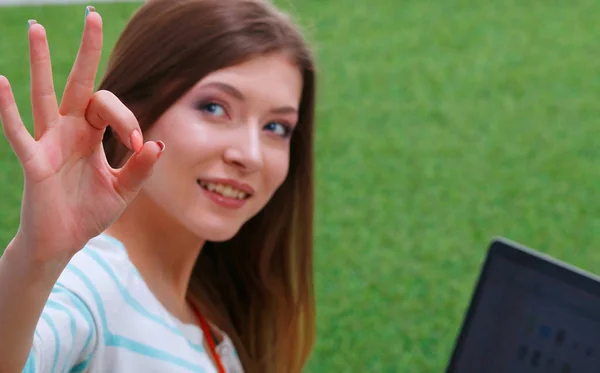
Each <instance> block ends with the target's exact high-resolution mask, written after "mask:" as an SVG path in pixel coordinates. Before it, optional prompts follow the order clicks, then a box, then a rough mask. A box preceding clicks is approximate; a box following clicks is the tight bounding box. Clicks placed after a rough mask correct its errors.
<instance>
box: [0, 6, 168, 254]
mask: <svg viewBox="0 0 600 373" xmlns="http://www.w3.org/2000/svg"><path fill="white" fill-rule="evenodd" d="M88 10H89V14H87V13H88V12H86V19H85V28H84V32H83V38H82V42H81V45H80V49H79V52H78V54H77V58H76V60H75V64H74V66H73V69H72V71H71V74H70V76H69V79H68V81H67V84H66V87H65V91H64V95H63V98H62V101H61V104H60V106H58V103H57V99H56V94H55V91H54V84H53V80H52V68H51V62H50V52H49V48H48V42H47V38H46V33H45V30H44V27H43V26H42V25H40V24H37V23H36V22H35V21H30V28H29V45H30V63H31V101H32V108H33V120H34V135H33V136H32V135H31V134H30V133H29V132H28V131H27V129H26V127H25V126H24V124H23V121H22V119H21V117H20V114H19V111H18V109H17V105H16V103H15V99H14V95H13V93H12V90H11V87H10V85H9V82H8V80H7V79H6V78H5V77H2V76H0V119H1V120H2V128H3V130H4V133H5V136H6V138H7V139H8V141H9V142H10V144H11V146H12V148H13V150H14V152H15V154H16V156H17V158H18V159H19V162H20V163H21V166H22V168H23V172H24V177H25V180H24V194H23V202H22V209H21V222H20V227H19V230H18V233H17V237H16V238H18V240H19V242H20V243H21V245H19V247H21V250H24V249H23V247H24V248H26V250H27V251H28V252H27V253H23V255H28V256H30V257H31V258H33V259H35V260H38V261H42V262H52V261H55V260H56V261H59V262H64V260H65V259H68V258H70V257H71V256H72V255H73V254H75V253H76V252H77V251H78V250H80V249H81V248H82V247H83V246H84V245H85V243H86V242H87V241H88V240H89V239H91V238H92V237H94V236H96V235H98V234H100V233H101V232H102V231H103V230H105V229H106V228H107V227H108V226H109V225H110V224H111V223H112V222H113V221H115V220H116V219H117V218H118V217H119V215H120V214H121V213H122V212H123V210H124V209H125V207H126V206H127V204H128V203H129V202H131V201H132V199H133V198H134V197H135V196H136V195H137V193H138V191H139V189H140V187H141V185H142V183H143V182H144V180H145V179H146V178H147V177H148V176H149V175H150V172H151V170H152V167H153V166H154V164H155V162H156V160H157V159H158V157H159V156H160V152H161V151H162V149H163V148H164V145H163V144H162V143H161V142H158V143H156V142H148V143H146V144H145V145H144V144H143V139H142V135H141V131H140V128H139V125H138V122H137V120H136V118H135V117H134V115H133V114H132V112H131V111H130V110H129V109H128V108H127V107H125V106H124V105H123V103H121V101H119V99H118V98H117V97H116V96H114V95H113V94H112V93H110V92H108V91H99V92H96V93H94V82H95V79H96V74H97V71H98V65H99V63H100V56H101V50H102V19H101V17H100V15H99V14H98V13H96V12H95V11H94V9H93V8H88ZM108 125H110V126H111V128H112V129H114V131H115V132H116V133H117V134H118V136H119V137H120V139H121V140H122V141H123V142H124V143H125V144H126V145H127V146H128V147H129V149H131V150H132V151H133V152H134V155H132V156H131V158H130V159H129V160H128V161H127V163H126V164H125V166H124V167H123V168H121V169H113V168H111V167H110V165H109V164H108V162H107V160H106V156H105V154H104V150H103V147H102V137H103V134H104V131H105V129H106V127H107V126H108Z"/></svg>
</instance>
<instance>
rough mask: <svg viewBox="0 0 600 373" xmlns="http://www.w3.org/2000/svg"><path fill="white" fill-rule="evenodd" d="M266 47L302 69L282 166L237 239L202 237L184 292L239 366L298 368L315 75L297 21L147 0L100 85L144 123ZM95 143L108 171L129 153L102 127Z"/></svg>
mask: <svg viewBox="0 0 600 373" xmlns="http://www.w3.org/2000/svg"><path fill="white" fill-rule="evenodd" d="M271 52H284V53H287V54H288V55H289V56H290V58H292V59H293V60H294V61H295V62H296V64H297V66H298V68H299V69H300V70H301V72H302V74H303V92H302V96H301V102H300V116H299V123H298V126H297V128H296V130H295V132H294V135H293V137H292V139H291V152H290V159H289V162H290V167H289V173H288V175H287V178H286V180H285V181H284V183H283V184H282V186H281V187H280V188H279V189H278V190H277V191H276V193H275V194H274V196H273V197H272V199H271V200H270V201H269V202H268V204H267V205H266V206H265V208H264V209H263V210H262V211H261V212H260V213H259V214H257V215H256V216H255V217H254V218H252V219H251V220H250V221H248V222H247V223H246V224H245V225H244V226H243V227H242V228H241V229H240V231H239V232H238V233H237V235H235V236H234V237H233V238H232V239H231V240H229V241H227V242H208V243H206V244H205V246H204V247H203V248H202V252H201V254H200V257H199V259H198V261H197V263H196V266H195V269H194V272H193V275H192V281H191V284H190V290H189V292H190V294H191V295H192V296H193V297H194V298H195V299H197V300H198V301H199V302H200V305H201V309H202V311H203V312H204V313H205V315H206V317H207V318H208V319H209V320H211V322H213V323H214V324H215V325H217V326H218V327H219V328H221V329H222V330H223V331H224V332H226V333H227V334H228V335H229V336H230V337H231V339H232V340H233V342H234V344H235V345H236V349H237V350H238V354H239V356H240V358H241V360H242V363H243V365H244V368H245V370H246V371H247V372H261V373H296V372H301V370H302V369H303V367H304V365H305V363H306V361H307V359H308V357H309V355H310V352H311V351H312V348H313V345H314V340H315V304H314V294H313V268H312V266H313V263H312V261H313V199H314V196H313V167H314V166H313V162H314V159H313V133H314V130H313V122H314V111H315V109H314V106H315V73H314V66H313V57H312V55H311V52H310V50H309V48H308V47H307V45H306V44H305V41H304V39H303V37H302V35H301V32H300V31H299V29H298V28H297V26H295V25H294V23H292V21H291V20H290V18H289V17H288V16H287V15H286V14H284V13H283V12H281V11H279V10H277V9H275V8H274V7H273V6H272V5H271V4H269V3H268V2H267V1H260V0H153V1H148V2H147V3H146V4H144V5H143V6H142V7H141V8H140V9H139V10H138V11H137V12H136V13H135V14H134V16H133V17H132V19H131V20H130V22H129V23H128V25H127V26H126V28H125V30H124V31H123V33H122V34H121V36H120V38H119V40H118V41H117V44H116V46H115V48H114V50H113V53H112V55H111V58H110V60H109V63H108V66H107V69H106V72H105V76H104V78H103V80H102V82H101V84H100V86H99V89H106V90H108V91H111V92H113V93H114V94H115V95H116V96H117V97H119V99H120V100H121V101H122V102H123V103H124V104H125V105H127V106H128V107H129V108H130V109H131V110H132V111H133V112H134V114H135V115H136V117H137V119H138V121H139V123H140V126H141V128H142V130H146V129H148V128H149V127H150V126H151V125H152V124H153V123H154V122H155V121H156V120H157V119H158V118H159V117H160V116H161V115H162V113H164V112H165V110H166V109H168V108H169V107H170V106H171V105H172V104H173V103H174V102H175V101H176V100H177V99H178V98H180V97H181V96H182V95H183V94H184V93H185V92H186V91H188V90H189V89H190V88H191V87H192V86H194V85H195V84H196V83H197V82H198V81H199V80H200V79H202V78H203V77H204V76H206V75H207V74H209V73H210V72H212V71H215V70H217V69H220V68H223V67H227V66H231V65H234V64H236V63H239V62H242V61H245V60H247V59H249V58H252V57H254V56H258V55H261V54H265V53H271ZM104 149H105V152H106V155H107V158H108V160H109V163H111V165H112V166H115V167H116V166H117V165H118V164H119V163H120V162H121V161H122V160H123V157H124V156H125V155H126V154H127V149H126V148H125V147H124V146H123V144H121V143H120V142H119V141H118V139H117V138H116V137H115V136H114V134H113V133H112V132H111V131H110V130H107V132H106V134H105V137H104Z"/></svg>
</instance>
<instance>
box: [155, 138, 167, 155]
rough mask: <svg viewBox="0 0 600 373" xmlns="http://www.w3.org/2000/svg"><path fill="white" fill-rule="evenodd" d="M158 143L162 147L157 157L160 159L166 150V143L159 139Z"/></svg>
mask: <svg viewBox="0 0 600 373" xmlns="http://www.w3.org/2000/svg"><path fill="white" fill-rule="evenodd" d="M156 145H158V147H159V148H160V150H159V151H158V156H157V157H156V158H157V159H158V158H160V156H161V155H162V153H163V151H165V143H164V142H162V141H157V142H156Z"/></svg>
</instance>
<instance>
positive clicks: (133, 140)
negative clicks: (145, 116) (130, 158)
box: [129, 130, 144, 154]
mask: <svg viewBox="0 0 600 373" xmlns="http://www.w3.org/2000/svg"><path fill="white" fill-rule="evenodd" d="M129 142H130V146H131V149H133V151H134V152H136V153H137V154H139V153H140V152H141V151H142V148H143V147H144V144H143V140H142V135H141V134H140V131H138V130H133V132H131V135H129Z"/></svg>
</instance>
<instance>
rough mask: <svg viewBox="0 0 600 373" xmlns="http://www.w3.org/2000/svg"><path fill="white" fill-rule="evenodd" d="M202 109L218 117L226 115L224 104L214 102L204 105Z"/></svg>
mask: <svg viewBox="0 0 600 373" xmlns="http://www.w3.org/2000/svg"><path fill="white" fill-rule="evenodd" d="M200 109H201V110H203V111H206V112H207V113H209V114H211V115H215V116H218V117H220V116H223V115H225V109H224V108H223V106H221V105H219V104H215V103H214V102H211V103H208V104H205V105H202V106H201V107H200Z"/></svg>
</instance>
